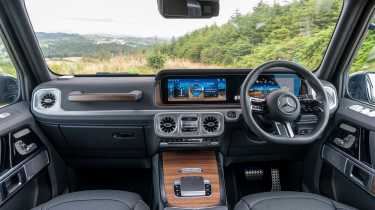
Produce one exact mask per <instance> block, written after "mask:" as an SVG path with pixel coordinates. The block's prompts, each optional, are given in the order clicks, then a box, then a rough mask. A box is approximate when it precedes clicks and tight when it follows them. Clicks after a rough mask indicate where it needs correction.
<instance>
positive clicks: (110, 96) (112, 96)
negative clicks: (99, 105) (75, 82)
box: [68, 90, 143, 102]
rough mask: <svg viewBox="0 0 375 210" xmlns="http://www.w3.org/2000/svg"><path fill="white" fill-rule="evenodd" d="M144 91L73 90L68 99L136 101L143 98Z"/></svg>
mask: <svg viewBox="0 0 375 210" xmlns="http://www.w3.org/2000/svg"><path fill="white" fill-rule="evenodd" d="M142 94H143V93H142V91H139V90H134V91H131V92H128V93H84V92H80V91H75V92H71V93H70V94H69V96H68V100H69V101H72V102H101V101H104V102H107V101H129V102H134V101H138V100H140V99H141V98H142Z"/></svg>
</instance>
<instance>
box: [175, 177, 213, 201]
mask: <svg viewBox="0 0 375 210" xmlns="http://www.w3.org/2000/svg"><path fill="white" fill-rule="evenodd" d="M174 191H175V195H176V196H177V197H202V196H210V195H211V184H210V181H209V180H204V179H203V177H201V176H186V177H182V178H181V179H179V180H176V181H175V183H174Z"/></svg>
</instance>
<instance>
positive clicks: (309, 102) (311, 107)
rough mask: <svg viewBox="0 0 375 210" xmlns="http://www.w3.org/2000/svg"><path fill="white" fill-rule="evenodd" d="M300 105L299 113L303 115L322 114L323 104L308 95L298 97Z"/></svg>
mask: <svg viewBox="0 0 375 210" xmlns="http://www.w3.org/2000/svg"><path fill="white" fill-rule="evenodd" d="M298 100H299V102H300V103H301V111H302V112H303V113H320V112H324V103H323V102H322V101H320V100H318V99H315V98H313V97H312V96H310V95H303V96H300V97H298Z"/></svg>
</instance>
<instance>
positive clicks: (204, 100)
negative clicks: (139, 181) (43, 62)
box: [31, 69, 337, 167]
mask: <svg viewBox="0 0 375 210" xmlns="http://www.w3.org/2000/svg"><path fill="white" fill-rule="evenodd" d="M249 71H250V70H247V69H232V70H216V69H215V70H213V69H207V70H165V71H162V72H160V73H159V74H158V75H156V76H143V77H72V78H66V77H64V78H58V79H56V80H54V81H50V82H47V83H43V84H41V85H39V86H38V87H37V88H36V89H35V90H34V92H33V100H32V104H31V110H32V112H33V114H34V116H35V117H36V119H37V121H38V122H39V123H40V125H41V127H42V128H43V130H44V131H45V132H46V134H47V135H48V137H49V138H50V139H52V141H53V142H54V145H55V146H56V147H57V148H58V150H59V151H60V152H61V154H62V155H63V156H64V157H65V159H66V160H67V161H68V162H70V163H71V164H73V165H74V164H78V165H82V164H91V161H90V160H91V158H95V159H97V158H103V157H105V159H102V160H103V164H105V161H107V162H108V163H111V164H113V163H114V162H116V161H117V162H118V161H119V160H122V161H125V163H121V164H130V165H132V167H133V164H142V165H144V164H147V158H146V157H147V156H149V155H152V154H155V153H157V152H158V151H161V150H168V149H174V148H178V149H192V148H203V149H204V148H211V149H215V150H220V151H221V152H222V153H223V154H225V155H228V156H241V155H250V154H249V149H250V148H252V149H254V152H253V153H252V155H254V154H258V153H259V154H264V153H266V154H269V151H268V150H270V149H272V148H271V147H268V146H265V145H263V144H264V142H263V141H262V140H261V139H259V138H258V137H257V136H256V135H254V134H253V133H252V132H251V131H249V129H247V128H246V126H244V125H245V123H244V122H243V120H242V118H241V112H242V111H241V105H240V100H241V99H240V97H239V95H240V90H241V85H242V82H243V81H244V79H245V78H246V76H247V74H248V73H249ZM324 85H325V87H327V88H329V89H330V90H331V89H332V88H333V87H332V85H330V84H329V83H324ZM278 89H284V90H287V91H291V92H293V93H294V94H296V95H297V96H298V97H300V98H303V97H307V96H308V97H316V96H315V95H316V94H315V92H314V90H313V88H312V87H310V85H309V84H308V83H307V82H306V81H305V80H304V79H303V78H300V77H299V76H298V75H296V74H295V73H294V72H291V71H289V70H287V69H276V70H273V71H270V72H266V73H264V74H262V75H260V77H259V78H258V81H257V82H256V84H255V85H254V86H253V87H252V88H250V89H249V90H248V94H249V95H250V96H251V97H252V98H256V99H259V100H261V99H264V97H265V96H266V95H267V94H269V93H271V92H272V91H275V90H278ZM331 92H332V91H331ZM333 93H335V94H336V91H335V90H334V88H333ZM308 97H307V98H308ZM332 97H333V98H335V97H337V96H336V95H333V96H332ZM331 102H332V103H336V104H333V105H334V107H337V100H331ZM260 111H262V110H261V108H260ZM258 115H259V116H260V117H261V116H262V115H263V114H262V112H259V113H258ZM260 120H261V119H260ZM316 122H317V116H316V115H314V114H306V115H304V116H302V117H301V118H300V119H298V121H297V122H296V123H295V125H296V126H295V127H294V129H295V130H296V133H297V134H299V135H305V134H308V132H310V131H311V130H312V129H313V128H314V125H315V124H316ZM266 126H268V125H267V124H266ZM260 145H263V146H260ZM266 145H267V144H266ZM259 147H261V148H259ZM274 147H275V146H274ZM276 147H278V149H277V150H276V151H277V152H276V153H274V154H272V155H279V154H281V153H284V152H285V153H286V155H291V154H293V153H291V152H290V148H288V147H286V146H285V147H284V146H283V145H278V146H276ZM256 148H258V149H256ZM113 159H115V160H116V161H113ZM77 160H79V161H77ZM119 164H120V163H119Z"/></svg>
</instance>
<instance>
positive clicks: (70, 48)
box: [36, 32, 167, 58]
mask: <svg viewBox="0 0 375 210" xmlns="http://www.w3.org/2000/svg"><path fill="white" fill-rule="evenodd" d="M36 36H37V37H38V40H39V42H40V46H41V47H42V49H43V53H44V56H45V57H47V58H66V57H111V56H114V55H121V54H129V53H133V52H135V51H139V50H143V49H147V48H149V47H151V46H153V45H155V44H157V43H164V42H166V41H167V40H163V39H158V38H140V37H130V36H113V35H100V34H92V35H80V34H68V33H45V32H37V33H36Z"/></svg>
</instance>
